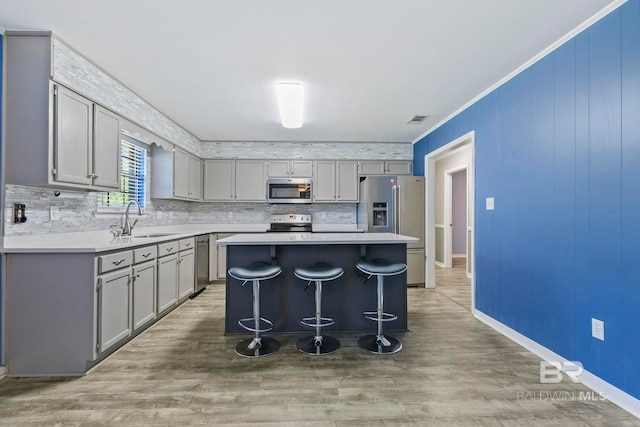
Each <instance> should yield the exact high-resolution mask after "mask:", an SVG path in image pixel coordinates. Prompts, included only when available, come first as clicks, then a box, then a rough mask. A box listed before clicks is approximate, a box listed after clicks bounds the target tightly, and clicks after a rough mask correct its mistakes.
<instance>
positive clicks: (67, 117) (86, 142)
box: [54, 86, 93, 186]
mask: <svg viewBox="0 0 640 427" xmlns="http://www.w3.org/2000/svg"><path fill="white" fill-rule="evenodd" d="M54 136H55V138H54V139H55V150H54V158H55V180H56V181H60V182H68V183H73V184H83V185H87V186H89V185H91V183H92V178H93V176H92V173H93V172H92V170H91V169H92V162H93V153H92V137H93V103H92V102H91V101H89V100H88V99H86V98H83V97H82V96H80V95H78V94H76V93H74V92H72V91H70V90H67V89H65V88H63V87H62V86H56V94H55V132H54Z"/></svg>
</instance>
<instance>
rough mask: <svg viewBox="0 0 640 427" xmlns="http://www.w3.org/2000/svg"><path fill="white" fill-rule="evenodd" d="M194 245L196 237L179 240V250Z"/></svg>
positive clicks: (190, 247) (191, 247)
mask: <svg viewBox="0 0 640 427" xmlns="http://www.w3.org/2000/svg"><path fill="white" fill-rule="evenodd" d="M195 246H196V239H195V238H193V237H189V238H188V239H182V240H180V250H181V251H185V250H187V249H193V248H194V247H195Z"/></svg>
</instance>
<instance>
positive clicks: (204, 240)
mask: <svg viewBox="0 0 640 427" xmlns="http://www.w3.org/2000/svg"><path fill="white" fill-rule="evenodd" d="M208 284H209V235H208V234H202V235H200V236H196V280H195V284H194V289H193V291H194V293H193V295H192V296H191V298H194V297H196V296H197V295H199V294H200V292H202V291H204V288H206V287H207V285H208Z"/></svg>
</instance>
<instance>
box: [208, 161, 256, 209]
mask: <svg viewBox="0 0 640 427" xmlns="http://www.w3.org/2000/svg"><path fill="white" fill-rule="evenodd" d="M203 175H204V179H203V199H204V200H207V201H212V202H230V201H233V200H234V199H235V194H236V193H235V191H236V190H235V189H236V162H235V160H205V161H204V171H203ZM265 191H266V190H265Z"/></svg>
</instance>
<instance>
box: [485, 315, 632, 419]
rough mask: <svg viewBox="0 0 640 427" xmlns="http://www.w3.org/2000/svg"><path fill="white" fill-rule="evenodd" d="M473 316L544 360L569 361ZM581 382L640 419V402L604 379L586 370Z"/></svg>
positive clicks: (488, 317) (488, 321)
mask: <svg viewBox="0 0 640 427" xmlns="http://www.w3.org/2000/svg"><path fill="white" fill-rule="evenodd" d="M473 316H474V317H475V318H476V319H478V320H480V321H481V322H482V323H484V324H486V325H487V326H489V327H490V328H492V329H494V330H496V331H498V332H500V333H501V334H502V335H504V336H505V337H507V338H509V339H510V340H512V341H514V342H516V343H517V344H520V345H521V346H522V347H524V348H526V349H527V350H529V351H530V352H532V353H533V354H535V355H537V356H538V357H540V358H541V359H543V360H546V361H556V362H567V361H568V360H567V359H565V358H564V357H562V356H560V355H559V354H556V353H554V352H553V351H551V350H549V349H548V348H546V347H544V346H542V345H540V344H538V343H537V342H535V341H533V340H532V339H530V338H527V337H525V336H524V335H522V334H521V333H519V332H517V331H515V330H513V329H511V328H510V327H508V326H506V325H505V324H503V323H500V322H498V321H497V320H495V319H494V318H492V317H490V316H487V315H486V314H484V313H483V312H481V311H479V310H476V309H474V310H473ZM580 382H581V383H582V384H584V385H585V386H586V387H588V388H590V389H591V390H593V391H594V392H596V393H601V392H604V393H605V396H606V397H607V400H609V401H611V402H612V403H614V404H615V405H617V406H619V407H621V408H622V409H624V410H625V411H627V412H629V413H630V414H631V415H633V416H635V417H637V418H640V400H638V399H636V398H635V397H633V396H631V395H630V394H628V393H625V392H624V391H622V390H620V389H619V388H617V387H615V386H613V385H611V384H609V383H608V382H606V381H604V380H603V379H602V378H600V377H598V376H596V375H594V374H592V373H591V372H589V371H587V370H585V371H584V372H583V373H582V375H580Z"/></svg>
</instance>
